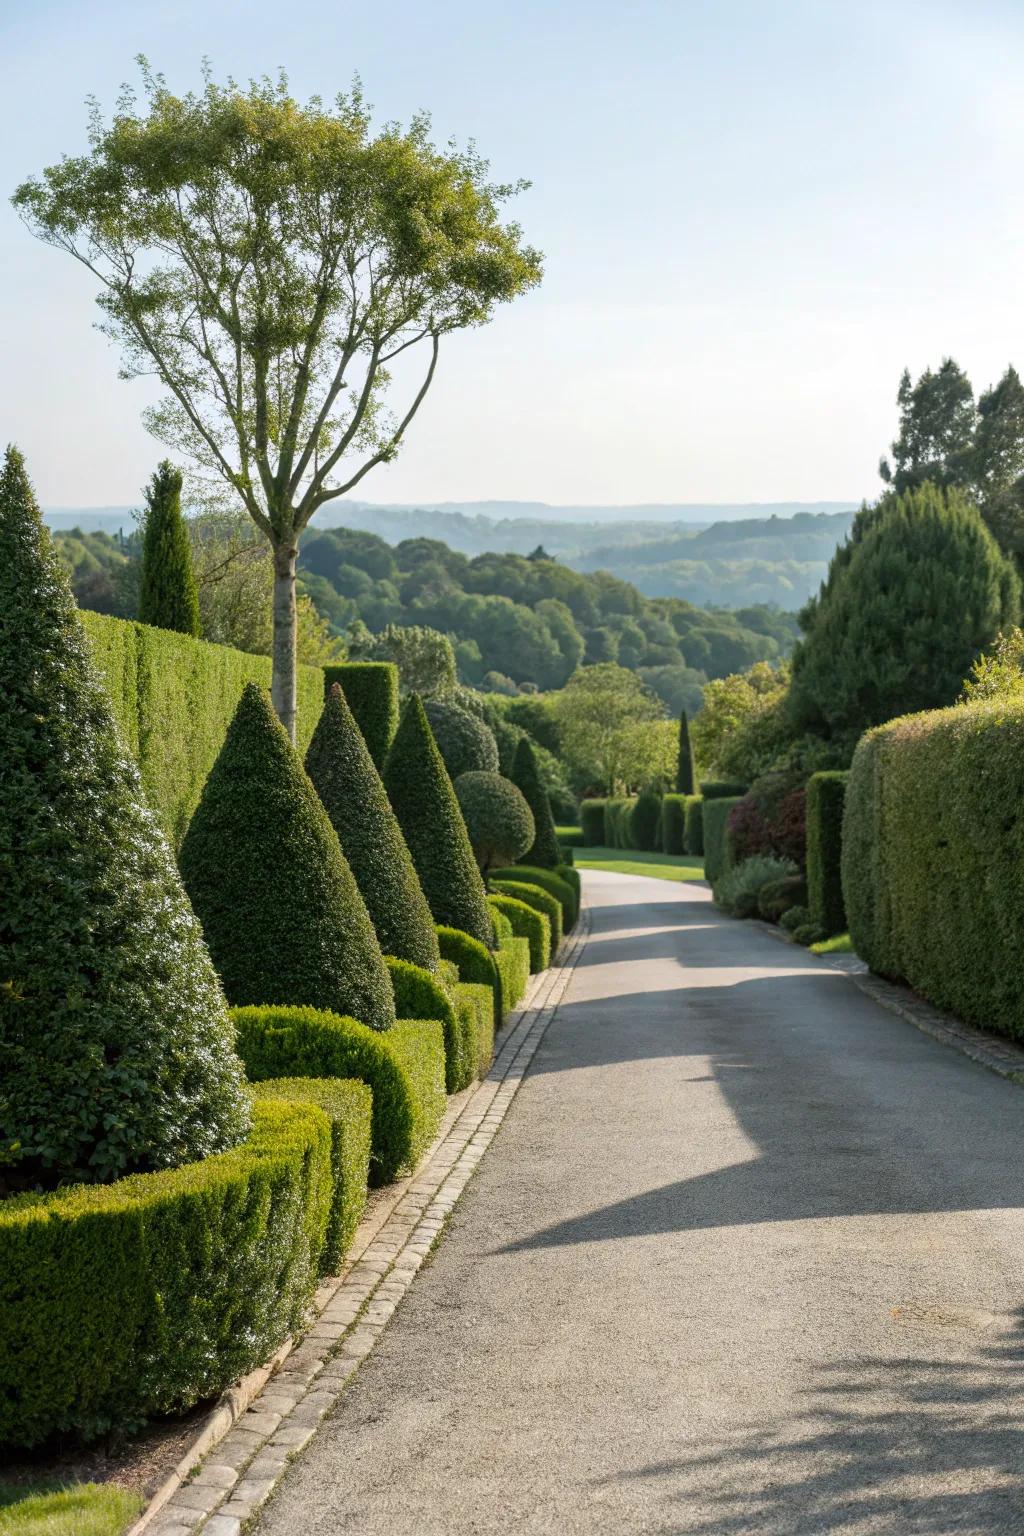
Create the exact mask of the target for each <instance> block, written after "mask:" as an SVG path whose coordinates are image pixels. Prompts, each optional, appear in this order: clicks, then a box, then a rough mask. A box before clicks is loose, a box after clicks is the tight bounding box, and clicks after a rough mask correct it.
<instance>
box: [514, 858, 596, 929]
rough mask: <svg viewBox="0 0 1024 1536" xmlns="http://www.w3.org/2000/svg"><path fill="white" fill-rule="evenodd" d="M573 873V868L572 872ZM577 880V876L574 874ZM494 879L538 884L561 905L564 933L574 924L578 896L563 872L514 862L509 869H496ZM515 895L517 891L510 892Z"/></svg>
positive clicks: (577, 908)
mask: <svg viewBox="0 0 1024 1536" xmlns="http://www.w3.org/2000/svg"><path fill="white" fill-rule="evenodd" d="M572 873H573V874H575V873H576V872H575V870H574V871H573V872H572ZM576 879H577V881H578V880H579V876H578V875H577V876H576ZM494 880H495V881H497V880H501V881H505V880H515V881H517V882H522V883H524V884H526V885H539V886H540V888H541V890H542V891H547V892H548V893H549V894H550V895H552V896H554V897H555V898H556V900H557V901H558V902H560V904H561V907H562V927H563V930H564V932H565V933H568V932H569V931H570V929H571V928H572V927H573V926H574V925H575V922H576V918H577V916H578V914H579V897H578V895H577V894H576V888H575V887H574V886H573V885H571V884H570V883H569V881H568V880H567V879H566V878H565V872H564V871H562V870H559V871H555V870H552V869H535V868H534V867H533V866H532V865H531V864H514V865H513V866H512V868H511V869H496V870H495V871H494ZM511 894H512V895H513V896H517V895H518V894H519V893H518V891H513V892H512V893H511Z"/></svg>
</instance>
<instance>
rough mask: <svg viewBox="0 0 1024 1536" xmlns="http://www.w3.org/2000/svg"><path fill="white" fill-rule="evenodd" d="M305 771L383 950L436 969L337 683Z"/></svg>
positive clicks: (418, 903)
mask: <svg viewBox="0 0 1024 1536" xmlns="http://www.w3.org/2000/svg"><path fill="white" fill-rule="evenodd" d="M306 772H307V773H308V774H309V777H310V779H311V780H312V783H313V788H314V789H315V790H316V792H317V794H318V795H319V797H320V801H321V803H322V805H323V807H324V810H325V811H326V812H327V815H328V818H329V819H330V823H331V825H332V827H333V828H334V830H335V832H336V833H337V834H338V841H339V843H340V844H341V851H342V853H343V854H344V856H345V858H346V860H347V861H348V866H349V868H350V869H351V871H352V873H353V875H354V876H355V881H356V884H357V885H358V887H359V891H360V895H361V896H362V898H363V901H364V902H365V903H366V910H367V911H368V912H369V914H370V921H371V922H372V923H373V926H374V929H375V930H376V933H377V939H378V941H379V943H380V947H381V949H382V950H383V952H384V953H385V954H386V955H397V956H398V957H399V959H402V960H410V961H412V963H413V964H414V965H422V966H425V967H426V968H427V970H433V969H434V968H435V967H436V965H437V962H438V960H439V958H440V955H439V951H438V948H437V934H436V933H435V932H434V919H433V916H432V915H431V911H430V908H429V906H428V905H427V899H426V897H425V896H424V894H423V889H422V887H421V885H420V882H419V877H418V875H417V874H416V870H415V868H414V867H413V862H412V857H411V855H410V853H409V849H408V848H407V846H406V842H405V838H404V837H403V836H402V829H401V827H400V826H399V825H398V818H397V817H396V815H395V813H394V811H393V810H392V809H391V803H390V801H389V800H388V797H387V795H386V794H385V792H384V785H383V784H382V783H381V779H380V775H379V774H378V772H377V770H376V768H375V767H374V764H373V758H372V757H371V756H370V753H369V751H368V749H367V746H366V743H365V741H364V740H363V737H362V733H361V731H360V730H359V727H358V726H357V724H356V722H355V720H354V718H353V716H352V712H351V710H350V709H349V707H348V704H347V703H346V701H345V695H344V693H343V692H342V690H341V688H340V687H339V685H338V684H337V683H333V684H332V685H331V689H330V692H329V693H328V695H327V700H326V703H325V704H324V709H323V714H322V715H321V716H320V722H319V724H318V725H317V728H316V730H315V731H314V733H313V739H312V741H311V742H310V744H309V749H308V751H307V752H306ZM399 1012H401V1010H399Z"/></svg>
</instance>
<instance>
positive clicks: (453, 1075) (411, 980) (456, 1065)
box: [384, 955, 476, 1093]
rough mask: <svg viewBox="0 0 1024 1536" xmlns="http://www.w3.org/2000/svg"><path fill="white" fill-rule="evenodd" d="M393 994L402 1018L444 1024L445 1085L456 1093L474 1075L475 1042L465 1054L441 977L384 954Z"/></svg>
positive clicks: (396, 1007) (458, 1028) (396, 1009)
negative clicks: (434, 1021)
mask: <svg viewBox="0 0 1024 1536" xmlns="http://www.w3.org/2000/svg"><path fill="white" fill-rule="evenodd" d="M384 961H385V964H386V965H387V968H388V970H389V972H390V973H391V985H392V987H393V988H394V993H395V1012H396V1013H397V1014H398V1016H399V1018H402V1019H439V1020H440V1022H441V1024H442V1025H443V1027H444V1061H445V1087H446V1089H447V1091H448V1092H449V1093H458V1091H459V1089H460V1088H465V1087H466V1086H467V1084H469V1083H471V1082H472V1081H473V1078H474V1077H475V1076H476V1042H475V1040H474V1041H473V1042H472V1049H471V1050H470V1051H469V1052H468V1053H467V1051H466V1043H465V1041H464V1039H463V1032H462V1030H461V1028H460V1024H459V1017H458V1013H457V1010H456V1007H455V1004H454V1003H453V1001H452V999H451V996H450V995H449V992H448V990H447V988H446V987H445V985H444V983H443V982H442V981H441V979H440V977H438V976H434V975H432V974H431V972H430V971H427V970H424V968H423V967H422V966H421V965H413V964H412V962H411V961H409V960H396V959H395V957H394V955H385V956H384Z"/></svg>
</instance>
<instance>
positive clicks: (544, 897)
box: [491, 880, 563, 959]
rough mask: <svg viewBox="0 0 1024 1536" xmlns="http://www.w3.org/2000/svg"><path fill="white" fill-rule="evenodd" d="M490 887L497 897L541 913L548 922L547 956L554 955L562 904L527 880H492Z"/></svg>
mask: <svg viewBox="0 0 1024 1536" xmlns="http://www.w3.org/2000/svg"><path fill="white" fill-rule="evenodd" d="M491 885H492V887H493V889H494V891H495V892H496V894H497V895H499V896H509V897H511V898H512V900H513V901H521V902H523V903H524V904H525V905H526V906H528V907H532V908H533V910H534V911H535V912H539V913H541V914H542V915H543V916H544V917H546V918H547V920H548V928H549V930H550V950H549V956H548V958H549V959H550V957H551V955H556V954H557V953H558V950H559V948H560V946H561V943H562V936H563V929H562V903H561V902H560V901H559V899H558V897H557V896H552V894H551V892H550V891H545V890H543V889H542V888H541V887H540V886H539V885H534V884H533V883H532V881H529V880H492V881H491Z"/></svg>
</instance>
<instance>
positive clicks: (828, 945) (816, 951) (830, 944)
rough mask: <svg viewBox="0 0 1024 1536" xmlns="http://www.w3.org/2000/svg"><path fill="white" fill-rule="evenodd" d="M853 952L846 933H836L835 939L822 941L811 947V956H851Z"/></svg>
mask: <svg viewBox="0 0 1024 1536" xmlns="http://www.w3.org/2000/svg"><path fill="white" fill-rule="evenodd" d="M853 952H854V951H853V945H852V944H851V943H850V935H849V934H848V933H837V934H836V936H835V938H832V939H822V940H821V941H820V943H818V944H812V945H811V954H812V955H852V954H853Z"/></svg>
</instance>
